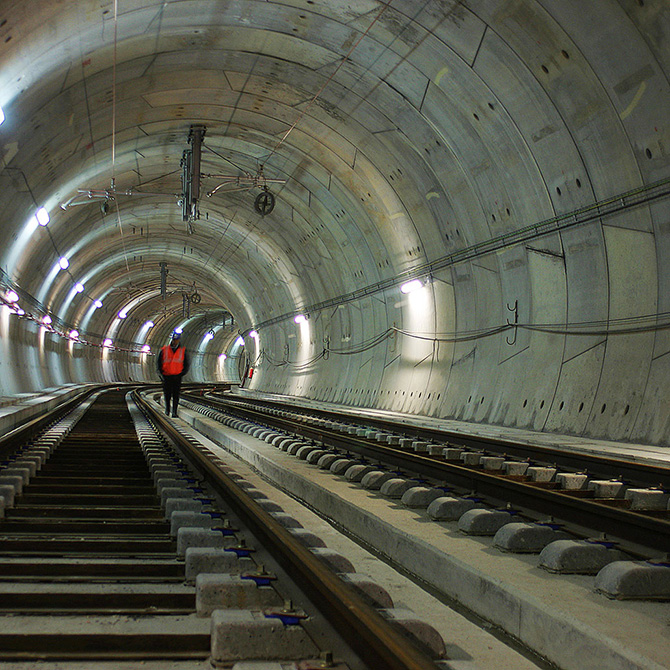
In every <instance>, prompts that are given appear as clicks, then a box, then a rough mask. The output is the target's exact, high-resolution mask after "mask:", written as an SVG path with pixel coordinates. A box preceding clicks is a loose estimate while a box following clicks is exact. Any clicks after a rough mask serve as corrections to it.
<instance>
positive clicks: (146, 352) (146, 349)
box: [142, 344, 151, 354]
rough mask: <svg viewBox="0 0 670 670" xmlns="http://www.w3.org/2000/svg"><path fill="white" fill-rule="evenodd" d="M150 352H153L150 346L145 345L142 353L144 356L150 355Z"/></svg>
mask: <svg viewBox="0 0 670 670" xmlns="http://www.w3.org/2000/svg"><path fill="white" fill-rule="evenodd" d="M150 352H151V347H150V346H149V345H148V344H145V345H144V346H143V347H142V353H143V354H148V353H150Z"/></svg>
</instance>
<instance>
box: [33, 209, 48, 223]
mask: <svg viewBox="0 0 670 670" xmlns="http://www.w3.org/2000/svg"><path fill="white" fill-rule="evenodd" d="M35 218H36V219H37V223H39V224H40V226H46V225H47V224H48V223H49V221H51V218H50V217H49V212H47V210H46V208H44V207H40V208H39V209H38V210H37V211H36V212H35Z"/></svg>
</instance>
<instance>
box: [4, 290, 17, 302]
mask: <svg viewBox="0 0 670 670" xmlns="http://www.w3.org/2000/svg"><path fill="white" fill-rule="evenodd" d="M5 300H6V301H7V302H18V300H19V294H18V293H17V292H16V291H13V290H12V289H9V291H7V293H5Z"/></svg>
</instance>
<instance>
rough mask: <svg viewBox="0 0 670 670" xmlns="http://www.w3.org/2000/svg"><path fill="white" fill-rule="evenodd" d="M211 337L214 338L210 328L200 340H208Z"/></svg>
mask: <svg viewBox="0 0 670 670" xmlns="http://www.w3.org/2000/svg"><path fill="white" fill-rule="evenodd" d="M213 338H214V333H213V332H212V331H211V330H210V331H209V332H208V333H206V334H205V337H203V338H202V341H203V342H209V341H210V340H211V339H213Z"/></svg>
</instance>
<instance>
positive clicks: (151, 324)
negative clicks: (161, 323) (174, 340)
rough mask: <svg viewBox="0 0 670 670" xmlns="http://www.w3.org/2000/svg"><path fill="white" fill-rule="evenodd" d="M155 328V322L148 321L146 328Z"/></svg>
mask: <svg viewBox="0 0 670 670" xmlns="http://www.w3.org/2000/svg"><path fill="white" fill-rule="evenodd" d="M153 327H154V322H153V321H147V322H146V323H145V324H144V328H153Z"/></svg>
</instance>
